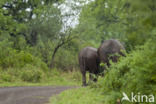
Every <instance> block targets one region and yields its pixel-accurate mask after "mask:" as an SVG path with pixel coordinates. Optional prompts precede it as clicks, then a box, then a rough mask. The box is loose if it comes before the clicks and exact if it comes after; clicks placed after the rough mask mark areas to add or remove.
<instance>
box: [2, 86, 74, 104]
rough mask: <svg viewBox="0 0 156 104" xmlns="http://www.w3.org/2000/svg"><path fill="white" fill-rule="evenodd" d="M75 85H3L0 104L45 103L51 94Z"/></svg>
mask: <svg viewBox="0 0 156 104" xmlns="http://www.w3.org/2000/svg"><path fill="white" fill-rule="evenodd" d="M72 88H76V87H73V86H72V87H67V86H59V87H56V86H55V87H53V86H44V87H4V88H0V104H46V103H48V101H49V98H50V97H51V96H54V95H56V94H59V93H60V92H62V91H64V90H67V89H72Z"/></svg>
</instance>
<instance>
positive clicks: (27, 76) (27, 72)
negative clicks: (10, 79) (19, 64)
mask: <svg viewBox="0 0 156 104" xmlns="http://www.w3.org/2000/svg"><path fill="white" fill-rule="evenodd" d="M20 77H21V80H22V81H26V82H40V81H41V79H42V78H43V72H42V70H41V69H39V68H37V67H34V66H26V67H24V68H23V69H22V72H21V74H20Z"/></svg>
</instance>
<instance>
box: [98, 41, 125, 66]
mask: <svg viewBox="0 0 156 104" xmlns="http://www.w3.org/2000/svg"><path fill="white" fill-rule="evenodd" d="M122 50H125V48H124V46H123V45H122V44H121V43H120V42H119V41H118V40H115V39H111V40H105V41H104V42H103V43H102V44H101V45H100V47H99V48H98V52H97V53H98V56H99V58H100V62H102V63H106V64H107V66H108V67H109V66H110V63H109V59H110V60H112V62H117V61H118V58H119V56H120V55H122V56H124V54H123V51H122Z"/></svg>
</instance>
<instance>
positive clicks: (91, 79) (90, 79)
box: [89, 73, 94, 82]
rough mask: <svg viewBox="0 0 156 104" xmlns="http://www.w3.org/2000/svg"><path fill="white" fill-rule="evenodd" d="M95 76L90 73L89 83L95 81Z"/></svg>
mask: <svg viewBox="0 0 156 104" xmlns="http://www.w3.org/2000/svg"><path fill="white" fill-rule="evenodd" d="M93 79H94V78H93V74H92V73H89V81H90V82H91V81H93Z"/></svg>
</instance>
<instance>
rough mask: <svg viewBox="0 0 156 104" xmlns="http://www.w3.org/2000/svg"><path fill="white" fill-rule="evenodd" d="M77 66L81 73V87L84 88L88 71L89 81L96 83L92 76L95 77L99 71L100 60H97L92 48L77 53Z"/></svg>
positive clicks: (94, 50) (95, 52)
mask: <svg viewBox="0 0 156 104" xmlns="http://www.w3.org/2000/svg"><path fill="white" fill-rule="evenodd" d="M78 58H79V65H80V70H81V73H82V85H83V86H86V85H87V84H86V71H88V72H89V73H90V74H89V79H90V80H92V81H97V79H94V78H93V76H92V74H95V75H97V74H98V69H99V63H100V60H99V58H98V54H97V49H96V48H93V47H86V48H83V49H82V50H81V51H80V53H79V57H78Z"/></svg>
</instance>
